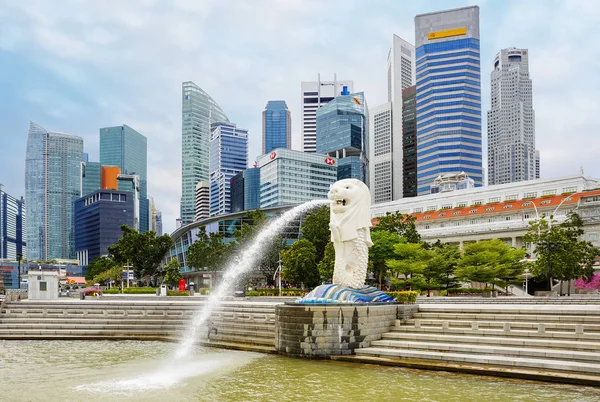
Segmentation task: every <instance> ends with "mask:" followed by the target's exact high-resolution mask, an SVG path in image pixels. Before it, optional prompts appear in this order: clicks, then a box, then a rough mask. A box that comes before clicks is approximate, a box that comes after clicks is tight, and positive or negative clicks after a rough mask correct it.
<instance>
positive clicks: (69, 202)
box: [25, 122, 83, 261]
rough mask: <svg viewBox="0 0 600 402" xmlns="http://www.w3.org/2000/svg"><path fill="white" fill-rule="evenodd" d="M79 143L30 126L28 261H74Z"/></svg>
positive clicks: (26, 186)
mask: <svg viewBox="0 0 600 402" xmlns="http://www.w3.org/2000/svg"><path fill="white" fill-rule="evenodd" d="M82 161H83V139H82V138H81V137H76V136H73V135H67V134H60V133H53V132H49V131H47V130H46V129H44V128H43V127H40V126H38V125H37V124H35V123H33V122H30V123H29V134H28V136H27V151H26V155H25V201H26V205H27V210H28V211H27V220H26V221H27V239H28V240H27V249H28V250H27V251H28V253H27V254H28V258H29V259H30V260H43V261H47V260H53V259H73V258H75V248H74V239H73V203H74V201H75V200H76V199H77V198H79V197H80V185H81V163H82Z"/></svg>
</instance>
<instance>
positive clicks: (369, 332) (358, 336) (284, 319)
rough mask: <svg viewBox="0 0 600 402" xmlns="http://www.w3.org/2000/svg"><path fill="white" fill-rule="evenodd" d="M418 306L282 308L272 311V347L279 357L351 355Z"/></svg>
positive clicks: (328, 305)
mask: <svg viewBox="0 0 600 402" xmlns="http://www.w3.org/2000/svg"><path fill="white" fill-rule="evenodd" d="M417 310H418V306H417V305H414V304H412V305H399V304H389V303H386V304H381V305H365V304H347V303H346V304H337V305H336V304H316V305H311V304H284V305H279V306H277V307H276V309H275V347H276V349H277V351H278V352H279V354H282V355H286V356H294V357H306V358H312V359H323V358H328V357H329V356H331V355H350V354H353V353H354V350H355V349H357V348H363V347H368V346H370V345H371V341H374V340H378V339H381V335H382V334H383V333H385V332H389V331H390V329H391V328H392V326H394V325H395V321H396V320H397V319H399V320H405V319H408V318H410V317H411V316H412V314H413V313H414V312H416V311H417Z"/></svg>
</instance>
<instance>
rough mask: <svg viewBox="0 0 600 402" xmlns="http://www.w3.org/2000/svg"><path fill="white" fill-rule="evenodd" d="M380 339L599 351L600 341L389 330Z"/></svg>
mask: <svg viewBox="0 0 600 402" xmlns="http://www.w3.org/2000/svg"><path fill="white" fill-rule="evenodd" d="M382 340H388V341H423V342H443V343H454V344H463V343H464V344H473V345H488V346H496V345H498V346H515V347H525V348H547V349H558V350H574V351H591V352H598V353H600V342H594V341H592V342H588V341H581V340H579V341H576V342H574V341H572V340H564V339H563V340H561V339H555V338H547V339H540V338H518V337H506V336H502V337H495V336H491V335H488V336H478V335H471V336H464V335H461V334H456V335H453V334H449V333H446V334H440V333H422V332H400V331H391V332H388V333H385V334H383V336H382Z"/></svg>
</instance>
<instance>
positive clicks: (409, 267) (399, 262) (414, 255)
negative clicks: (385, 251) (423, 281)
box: [386, 239, 431, 278]
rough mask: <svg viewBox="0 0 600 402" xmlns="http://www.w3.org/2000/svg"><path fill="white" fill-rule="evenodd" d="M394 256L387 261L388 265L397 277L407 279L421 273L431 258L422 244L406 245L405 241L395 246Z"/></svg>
mask: <svg viewBox="0 0 600 402" xmlns="http://www.w3.org/2000/svg"><path fill="white" fill-rule="evenodd" d="M394 255H395V257H394V258H393V259H389V260H387V261H386V262H387V265H388V266H389V267H390V269H391V270H392V272H393V273H394V274H395V275H396V276H399V275H404V277H405V278H409V277H412V276H413V275H415V274H418V273H420V272H421V271H422V270H423V269H424V268H425V267H426V266H427V261H428V260H429V258H431V255H430V254H429V252H428V250H427V249H426V248H425V247H424V246H423V244H422V243H406V240H405V239H402V242H400V243H397V244H396V245H394Z"/></svg>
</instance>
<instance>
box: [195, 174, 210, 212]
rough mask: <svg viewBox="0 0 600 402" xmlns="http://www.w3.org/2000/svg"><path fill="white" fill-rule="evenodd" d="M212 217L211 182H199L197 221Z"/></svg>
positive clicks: (197, 185)
mask: <svg viewBox="0 0 600 402" xmlns="http://www.w3.org/2000/svg"><path fill="white" fill-rule="evenodd" d="M209 216H210V182H209V181H208V180H206V181H199V182H198V183H196V215H195V216H194V220H195V221H199V220H200V219H204V218H208V217H209Z"/></svg>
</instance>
